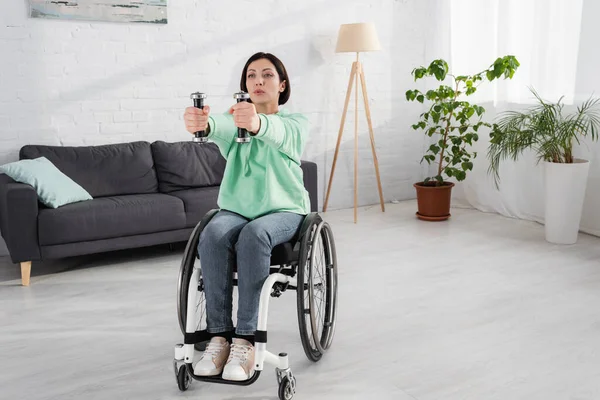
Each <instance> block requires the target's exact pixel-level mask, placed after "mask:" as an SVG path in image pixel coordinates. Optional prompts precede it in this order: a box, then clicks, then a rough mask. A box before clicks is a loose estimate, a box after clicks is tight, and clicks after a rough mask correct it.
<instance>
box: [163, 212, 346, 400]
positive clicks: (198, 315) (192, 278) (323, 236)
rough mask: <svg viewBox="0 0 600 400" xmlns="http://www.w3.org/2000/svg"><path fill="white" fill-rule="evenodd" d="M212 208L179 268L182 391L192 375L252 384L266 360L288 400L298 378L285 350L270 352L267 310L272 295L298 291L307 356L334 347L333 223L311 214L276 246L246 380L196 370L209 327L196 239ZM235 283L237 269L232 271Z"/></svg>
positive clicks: (316, 357)
mask: <svg viewBox="0 0 600 400" xmlns="http://www.w3.org/2000/svg"><path fill="white" fill-rule="evenodd" d="M218 211H219V210H218V209H213V210H211V211H209V212H208V213H207V214H206V215H205V216H204V217H203V218H202V220H201V221H200V222H199V223H198V224H197V225H196V226H195V228H194V230H193V231H192V234H191V236H190V238H189V239H188V242H187V245H186V248H185V252H184V256H183V259H182V262H181V267H180V271H179V280H178V287H177V314H178V318H179V326H180V328H181V333H182V335H183V343H182V344H181V343H180V344H177V345H176V346H175V359H174V360H173V367H174V371H175V377H176V380H177V385H178V387H179V390H181V391H185V390H187V389H188V388H189V387H190V385H191V382H192V381H193V380H197V381H204V382H210V383H223V384H231V385H250V384H252V383H254V382H256V380H257V379H258V377H259V376H260V373H261V372H262V370H263V367H264V364H265V363H267V364H270V365H272V366H274V367H275V372H276V377H277V383H278V387H279V390H278V395H279V398H280V399H285V400H290V399H291V398H292V397H293V396H294V394H295V392H296V378H295V377H294V375H293V374H292V371H291V369H290V367H289V362H288V356H287V354H286V353H283V352H281V353H279V354H278V355H275V354H273V353H271V352H269V351H267V314H268V306H269V297H274V298H277V297H280V296H281V295H282V294H283V293H284V292H286V291H287V290H295V291H296V309H297V310H296V311H297V317H298V328H299V333H300V338H301V341H302V347H303V349H304V353H305V354H306V357H307V358H308V359H309V360H311V361H313V362H317V361H319V360H320V359H321V357H322V356H323V355H324V354H325V353H326V351H327V350H328V349H329V348H330V346H331V343H332V341H333V336H334V333H335V319H336V310H337V279H338V276H337V275H338V273H337V255H336V250H335V242H334V240H333V233H332V230H331V227H330V226H329V224H328V223H327V222H326V221H324V220H323V219H322V218H321V216H320V215H319V214H318V213H317V212H311V213H310V214H308V215H307V216H306V217H305V218H304V220H303V222H302V224H301V226H300V228H299V230H298V232H297V233H296V235H295V237H294V238H293V239H292V240H290V241H289V242H286V243H282V244H280V245H277V246H275V247H274V248H273V250H272V252H271V267H270V271H269V276H268V277H267V279H266V280H265V282H264V284H263V287H262V290H261V295H260V305H259V313H258V326H257V330H256V332H255V364H254V374H253V375H252V376H251V377H250V378H249V379H248V380H245V381H228V380H224V379H222V377H221V376H208V377H206V376H197V375H194V368H193V362H194V357H195V356H196V355H199V354H200V353H197V352H200V351H203V350H204V347H205V346H206V344H207V343H208V341H210V335H209V333H208V332H207V331H206V328H207V326H206V309H205V297H204V286H203V281H202V268H201V265H200V260H199V256H198V250H197V248H198V240H199V238H200V234H201V233H202V230H203V229H204V227H205V226H206V225H207V224H208V223H209V222H210V220H211V219H212V218H213V217H214V216H215V214H216V213H217V212H218ZM232 279H233V285H234V287H237V272H236V270H235V269H234V271H233V277H232Z"/></svg>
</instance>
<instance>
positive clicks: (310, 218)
mask: <svg viewBox="0 0 600 400" xmlns="http://www.w3.org/2000/svg"><path fill="white" fill-rule="evenodd" d="M321 221H323V219H322V218H321V216H320V215H319V213H318V212H311V213H309V214H307V215H306V217H304V220H303V221H302V225H300V229H299V230H298V238H297V239H296V243H295V244H294V251H299V250H300V244H301V243H302V238H303V237H304V235H306V232H308V229H309V228H310V227H311V226H312V225H314V224H320V223H321Z"/></svg>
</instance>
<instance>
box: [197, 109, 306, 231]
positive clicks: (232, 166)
mask: <svg viewBox="0 0 600 400" xmlns="http://www.w3.org/2000/svg"><path fill="white" fill-rule="evenodd" d="M259 118H260V130H259V131H258V132H257V134H256V135H254V136H251V140H250V143H237V142H236V141H235V138H236V136H237V127H236V126H235V124H234V123H233V116H232V115H231V114H229V113H225V114H223V115H218V114H217V115H211V116H210V117H209V120H208V124H209V134H208V137H209V139H211V140H212V141H213V142H215V143H216V144H217V146H218V147H219V150H220V152H221V154H222V155H223V157H225V159H226V160H227V164H226V167H225V173H224V176H223V181H222V182H221V187H220V190H219V197H218V200H217V201H218V205H219V208H221V209H225V210H229V211H233V212H235V213H238V214H240V215H242V216H244V217H246V218H248V219H255V218H258V217H261V216H263V215H266V214H270V213H274V212H283V211H286V212H292V213H296V214H308V213H310V199H309V196H308V192H307V191H306V189H305V188H304V179H303V173H302V169H301V168H300V157H301V156H302V152H303V151H304V146H305V144H306V139H307V136H308V119H307V118H306V117H305V116H303V115H302V114H292V113H290V112H289V111H287V110H280V111H279V112H277V113H276V114H269V115H266V114H259Z"/></svg>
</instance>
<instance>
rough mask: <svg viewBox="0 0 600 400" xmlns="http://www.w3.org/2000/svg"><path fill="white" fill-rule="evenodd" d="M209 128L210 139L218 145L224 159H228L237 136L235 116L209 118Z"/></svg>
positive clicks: (225, 115)
mask: <svg viewBox="0 0 600 400" xmlns="http://www.w3.org/2000/svg"><path fill="white" fill-rule="evenodd" d="M208 126H209V130H210V131H209V133H208V138H209V139H211V140H212V141H214V142H215V143H216V145H217V146H218V147H219V150H220V151H221V154H222V155H223V157H225V158H227V155H228V154H229V149H230V148H231V144H232V143H233V138H234V137H235V135H237V128H236V126H235V124H234V123H233V116H232V115H231V114H229V113H224V114H220V115H219V114H216V115H211V116H209V117H208Z"/></svg>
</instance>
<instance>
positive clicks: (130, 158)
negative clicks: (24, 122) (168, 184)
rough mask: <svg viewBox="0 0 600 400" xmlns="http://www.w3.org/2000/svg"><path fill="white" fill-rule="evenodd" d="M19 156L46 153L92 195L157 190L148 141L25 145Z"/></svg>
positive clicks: (48, 157) (26, 157)
mask: <svg viewBox="0 0 600 400" xmlns="http://www.w3.org/2000/svg"><path fill="white" fill-rule="evenodd" d="M19 157H20V159H33V158H38V157H46V158H47V159H48V160H50V161H51V162H52V164H54V165H55V166H56V167H57V168H58V169H59V170H61V171H62V172H63V173H64V174H65V175H67V176H68V177H69V178H71V179H73V180H74V181H75V182H76V183H77V184H79V185H80V186H81V187H83V188H84V189H85V190H86V191H87V192H88V193H89V194H90V195H92V196H93V197H101V196H115V195H121V194H143V193H156V192H157V191H158V182H157V180H156V173H155V171H154V162H153V159H152V151H151V149H150V143H148V142H132V143H117V144H108V145H101V146H74V147H69V146H46V145H26V146H23V147H22V148H21V151H20V153H19Z"/></svg>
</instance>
